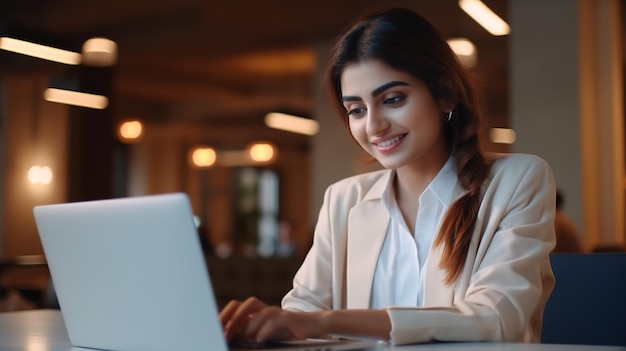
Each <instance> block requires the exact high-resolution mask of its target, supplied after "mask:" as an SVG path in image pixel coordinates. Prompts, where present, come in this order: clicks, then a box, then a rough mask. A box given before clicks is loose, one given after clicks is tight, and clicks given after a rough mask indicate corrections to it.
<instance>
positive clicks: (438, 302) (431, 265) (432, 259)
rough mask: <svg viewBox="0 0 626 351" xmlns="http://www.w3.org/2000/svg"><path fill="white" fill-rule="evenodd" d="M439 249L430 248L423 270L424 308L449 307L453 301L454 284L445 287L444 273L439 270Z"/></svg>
mask: <svg viewBox="0 0 626 351" xmlns="http://www.w3.org/2000/svg"><path fill="white" fill-rule="evenodd" d="M442 252H443V249H442V248H441V247H437V248H433V247H432V246H431V250H430V253H429V254H428V259H427V260H426V267H425V269H424V272H425V273H424V274H425V276H424V306H428V307H433V306H450V305H451V304H452V302H453V300H454V284H452V285H446V283H445V279H446V272H445V271H444V270H442V269H441V268H439V262H440V261H441V254H442Z"/></svg>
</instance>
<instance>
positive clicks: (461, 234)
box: [326, 8, 489, 284]
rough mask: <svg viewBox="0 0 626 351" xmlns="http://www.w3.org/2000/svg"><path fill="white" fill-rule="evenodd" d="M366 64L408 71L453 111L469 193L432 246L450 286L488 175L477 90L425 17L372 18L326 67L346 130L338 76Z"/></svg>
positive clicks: (451, 141)
mask: <svg viewBox="0 0 626 351" xmlns="http://www.w3.org/2000/svg"><path fill="white" fill-rule="evenodd" d="M364 59H376V60H380V61H382V62H384V63H386V64H387V65H389V66H390V67H393V68H394V69H397V70H400V71H404V72H408V73H409V74H411V75H413V76H414V77H416V78H417V79H420V80H421V81H423V82H424V83H425V84H426V86H427V87H428V89H429V90H430V92H431V94H432V96H433V97H434V98H435V100H436V101H439V102H445V103H448V104H450V105H451V106H454V110H453V115H452V118H451V119H450V120H449V121H446V119H445V118H444V117H443V116H442V123H444V124H445V125H444V133H445V139H446V144H447V146H448V148H449V150H450V151H451V153H452V156H453V157H454V160H455V162H456V168H457V177H458V179H459V182H460V183H461V185H462V186H463V187H464V188H465V190H466V191H467V193H466V194H465V195H464V196H463V197H461V198H460V199H458V200H457V201H456V202H454V204H452V206H451V207H450V209H449V210H448V212H447V213H446V215H445V218H444V220H443V222H442V224H441V227H440V231H439V234H438V235H437V237H436V238H435V242H434V244H435V245H436V246H441V245H443V250H444V251H443V256H442V259H441V262H440V266H441V267H442V268H443V269H445V270H446V272H447V277H446V282H447V283H448V284H450V283H452V282H453V281H454V280H455V279H456V278H458V276H459V274H460V273H461V271H462V269H463V266H464V264H465V260H466V258H467V253H468V249H469V246H470V240H471V238H472V232H473V230H474V226H475V224H476V217H477V215H478V209H479V207H480V200H481V192H480V189H481V186H482V184H483V182H484V181H485V179H486V178H487V175H488V173H489V162H488V160H487V159H486V157H485V155H484V154H483V152H482V151H481V149H480V143H479V139H478V134H479V128H480V117H481V114H482V112H481V104H480V99H479V96H478V90H477V89H476V88H475V86H474V83H473V82H472V80H471V79H470V78H469V73H468V72H467V71H466V70H465V69H464V68H463V67H462V65H461V64H460V62H459V60H458V58H457V57H456V55H455V54H454V52H453V51H452V50H451V49H450V46H449V45H448V44H447V42H446V40H445V39H444V38H443V36H442V35H441V34H440V33H439V31H437V30H436V29H435V28H434V27H433V26H432V25H431V24H430V23H429V22H428V21H426V20H425V19H424V18H423V17H421V16H420V15H418V14H417V13H415V12H413V11H411V10H408V9H401V8H395V9H391V10H387V11H384V12H378V13H374V14H371V15H368V16H365V17H363V18H361V19H360V20H359V21H357V22H356V23H355V24H354V25H353V26H352V27H351V28H350V29H349V30H348V31H347V32H346V33H345V34H343V35H342V36H341V37H340V38H339V40H338V41H337V43H336V45H335V47H334V48H333V51H332V53H331V58H330V62H329V65H328V70H327V76H326V79H327V83H328V85H329V90H330V94H331V100H332V102H333V104H334V105H335V108H336V109H337V111H339V113H340V115H341V116H343V118H344V123H345V124H346V126H347V125H348V120H347V115H346V111H345V109H344V108H343V105H342V92H341V74H342V73H343V70H344V68H345V67H346V65H348V64H351V63H355V62H359V61H362V60H364Z"/></svg>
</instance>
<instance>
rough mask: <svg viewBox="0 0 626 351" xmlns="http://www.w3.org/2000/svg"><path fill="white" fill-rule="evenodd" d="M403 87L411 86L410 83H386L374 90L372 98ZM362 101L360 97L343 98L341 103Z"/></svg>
mask: <svg viewBox="0 0 626 351" xmlns="http://www.w3.org/2000/svg"><path fill="white" fill-rule="evenodd" d="M403 85H409V83H405V82H400V81H396V80H394V81H391V82H389V83H385V84H383V85H381V86H379V87H378V88H376V89H374V90H373V91H372V97H376V96H378V95H380V94H381V93H382V92H383V91H385V90H387V89H389V88H393V87H396V86H403ZM361 100H362V99H361V98H360V97H358V96H343V97H341V101H343V102H347V101H361Z"/></svg>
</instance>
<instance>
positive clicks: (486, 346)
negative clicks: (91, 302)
mask: <svg viewBox="0 0 626 351" xmlns="http://www.w3.org/2000/svg"><path fill="white" fill-rule="evenodd" d="M16 350H47V351H78V350H87V349H82V348H78V347H72V344H70V341H69V339H68V336H67V331H66V330H65V324H64V322H63V317H62V316H61V312H60V311H59V310H45V309H41V310H29V311H20V312H4V313H0V351H16ZM372 350H374V349H372ZM375 350H381V351H426V350H437V351H446V350H449V351H461V350H463V351H626V347H620V346H587V345H555V344H516V343H435V344H418V345H403V346H389V345H382V346H380V347H378V348H375Z"/></svg>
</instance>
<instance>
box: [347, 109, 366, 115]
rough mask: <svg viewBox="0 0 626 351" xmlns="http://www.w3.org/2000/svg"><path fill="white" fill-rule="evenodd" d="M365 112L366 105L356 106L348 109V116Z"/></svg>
mask: <svg viewBox="0 0 626 351" xmlns="http://www.w3.org/2000/svg"><path fill="white" fill-rule="evenodd" d="M363 113H365V108H364V107H355V108H350V109H348V116H359V115H362V114H363Z"/></svg>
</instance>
